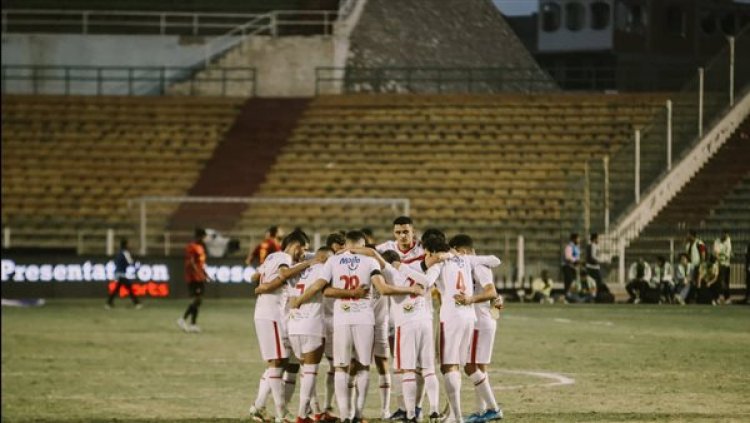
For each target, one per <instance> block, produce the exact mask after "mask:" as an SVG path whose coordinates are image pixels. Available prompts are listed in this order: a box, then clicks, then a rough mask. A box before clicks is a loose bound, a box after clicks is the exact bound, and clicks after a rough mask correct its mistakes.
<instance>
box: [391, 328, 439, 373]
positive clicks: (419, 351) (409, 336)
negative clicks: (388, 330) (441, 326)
mask: <svg viewBox="0 0 750 423" xmlns="http://www.w3.org/2000/svg"><path fill="white" fill-rule="evenodd" d="M393 349H394V350H395V351H394V352H395V354H394V357H395V358H394V360H395V366H396V369H397V370H402V369H406V370H416V369H418V368H419V369H431V368H434V367H435V341H434V339H433V337H432V322H431V321H429V320H421V321H416V322H413V323H409V324H406V325H401V326H398V327H396V339H395V340H394V341H393Z"/></svg>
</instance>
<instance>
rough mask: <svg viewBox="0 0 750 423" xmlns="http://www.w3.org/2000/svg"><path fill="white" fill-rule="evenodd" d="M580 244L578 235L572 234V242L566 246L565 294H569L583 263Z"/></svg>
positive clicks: (564, 267) (564, 254)
mask: <svg viewBox="0 0 750 423" xmlns="http://www.w3.org/2000/svg"><path fill="white" fill-rule="evenodd" d="M579 242H580V238H579V236H578V234H577V233H572V234H570V242H568V244H567V245H566V246H565V250H564V252H563V260H562V261H563V265H562V273H563V283H564V284H565V292H568V288H570V284H571V283H573V281H574V280H576V278H577V274H578V265H579V264H580V261H581V249H580V247H579V246H578V244H579Z"/></svg>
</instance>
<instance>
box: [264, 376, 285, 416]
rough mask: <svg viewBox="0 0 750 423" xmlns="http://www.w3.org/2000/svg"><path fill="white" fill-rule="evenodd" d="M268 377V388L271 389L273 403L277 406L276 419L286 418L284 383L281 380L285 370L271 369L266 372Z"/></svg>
mask: <svg viewBox="0 0 750 423" xmlns="http://www.w3.org/2000/svg"><path fill="white" fill-rule="evenodd" d="M266 372H267V373H266V374H267V375H268V377H267V380H268V386H269V387H270V388H271V394H273V403H274V405H275V406H276V417H278V418H282V417H284V406H285V405H286V403H285V402H284V382H283V381H282V380H281V374H282V373H283V372H284V369H282V368H281V367H269V368H268V370H267V371H266Z"/></svg>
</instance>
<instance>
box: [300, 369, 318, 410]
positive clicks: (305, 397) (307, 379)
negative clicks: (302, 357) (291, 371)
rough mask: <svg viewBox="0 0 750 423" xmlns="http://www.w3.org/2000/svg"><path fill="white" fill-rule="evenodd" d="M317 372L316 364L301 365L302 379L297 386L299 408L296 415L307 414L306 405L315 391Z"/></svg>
mask: <svg viewBox="0 0 750 423" xmlns="http://www.w3.org/2000/svg"><path fill="white" fill-rule="evenodd" d="M317 374H318V366H317V365H316V364H305V365H303V366H302V381H301V382H300V387H299V409H298V410H297V416H298V417H302V418H305V417H306V416H307V405H308V404H309V403H310V399H311V398H312V397H313V393H314V392H315V375H317Z"/></svg>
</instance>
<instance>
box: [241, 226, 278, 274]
mask: <svg viewBox="0 0 750 423" xmlns="http://www.w3.org/2000/svg"><path fill="white" fill-rule="evenodd" d="M282 239H284V230H283V229H281V228H280V227H279V226H271V227H270V228H268V230H267V231H266V238H265V239H264V240H263V241H261V243H260V244H258V245H256V246H255V248H254V249H253V250H252V251H250V254H248V255H247V258H246V259H245V264H247V265H248V266H254V267H256V268H257V267H258V266H260V265H261V264H263V262H264V261H266V257H268V256H269V255H270V254H272V253H275V252H278V251H281V240H282Z"/></svg>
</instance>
